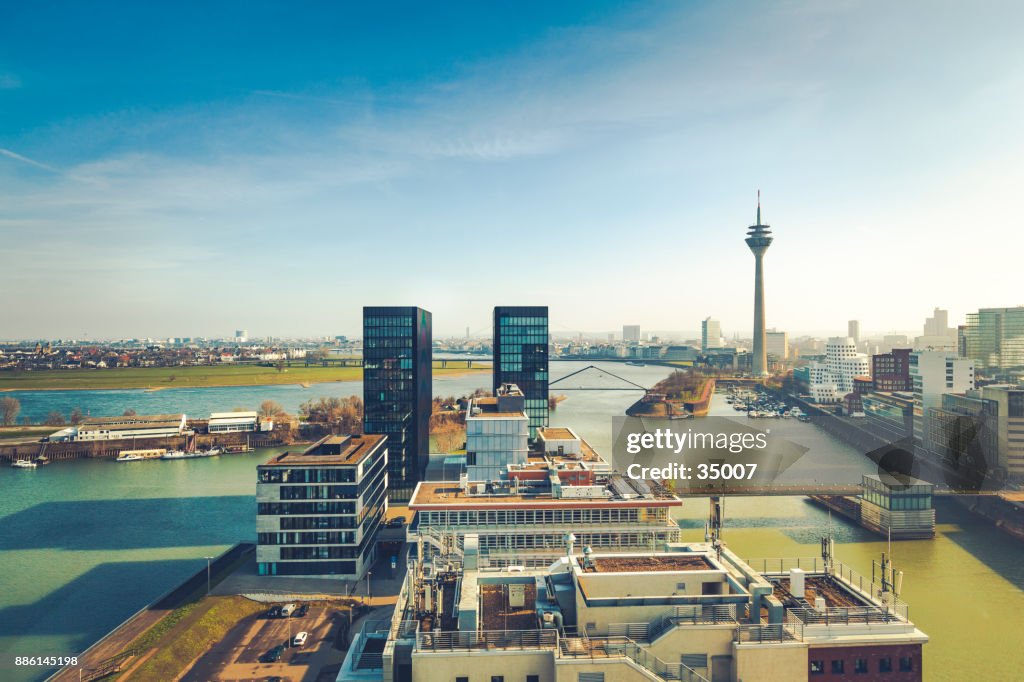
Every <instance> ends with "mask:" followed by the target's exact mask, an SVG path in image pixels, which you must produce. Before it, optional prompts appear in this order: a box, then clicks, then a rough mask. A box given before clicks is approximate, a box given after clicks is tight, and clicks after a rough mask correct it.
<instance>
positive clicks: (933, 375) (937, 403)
mask: <svg viewBox="0 0 1024 682" xmlns="http://www.w3.org/2000/svg"><path fill="white" fill-rule="evenodd" d="M910 380H911V382H912V384H913V392H914V439H915V440H916V441H917V442H918V443H926V442H927V440H926V438H927V435H928V434H927V432H926V431H927V427H928V424H927V420H926V419H925V415H927V414H928V410H930V409H931V408H934V407H941V406H942V394H943V393H964V392H965V391H969V390H971V389H973V388H974V361H973V360H971V359H970V358H961V357H958V356H957V354H956V353H953V352H950V351H940V350H924V351H916V352H914V353H911V354H910Z"/></svg>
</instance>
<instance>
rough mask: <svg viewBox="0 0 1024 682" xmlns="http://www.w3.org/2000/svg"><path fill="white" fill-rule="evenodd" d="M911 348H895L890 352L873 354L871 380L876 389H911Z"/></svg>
mask: <svg viewBox="0 0 1024 682" xmlns="http://www.w3.org/2000/svg"><path fill="white" fill-rule="evenodd" d="M910 353H911V350H910V349H909V348H893V349H892V350H891V351H889V352H888V353H880V354H878V355H872V356H871V380H872V382H873V384H874V389H875V390H876V391H909V390H911V389H912V388H913V386H912V385H911V383H910Z"/></svg>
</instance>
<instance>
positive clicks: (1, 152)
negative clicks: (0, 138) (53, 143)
mask: <svg viewBox="0 0 1024 682" xmlns="http://www.w3.org/2000/svg"><path fill="white" fill-rule="evenodd" d="M0 156H6V157H7V158H9V159H14V160H15V161H20V162H22V163H27V164H28V165H30V166H35V167H36V168H41V169H42V170H45V171H49V172H51V173H58V174H59V173H60V172H61V171H59V170H58V169H56V168H54V167H53V166H48V165H46V164H45V163H42V162H40V161H35V160H33V159H30V158H28V157H27V156H22V155H21V154H17V153H15V152H12V151H11V150H10V149H4V148H3V147H0Z"/></svg>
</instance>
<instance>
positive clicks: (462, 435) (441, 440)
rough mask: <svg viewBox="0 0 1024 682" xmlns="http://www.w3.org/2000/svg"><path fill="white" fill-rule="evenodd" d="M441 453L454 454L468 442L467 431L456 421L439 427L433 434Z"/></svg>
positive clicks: (447, 422)
mask: <svg viewBox="0 0 1024 682" xmlns="http://www.w3.org/2000/svg"><path fill="white" fill-rule="evenodd" d="M431 435H432V436H434V440H435V441H436V442H437V449H438V450H440V451H441V452H454V451H456V450H459V449H461V448H462V444H463V443H465V442H466V430H465V429H464V428H463V427H462V425H460V424H458V423H457V422H454V421H446V422H443V423H441V424H439V425H438V427H437V428H436V429H435V430H434V431H433V433H432V434H431Z"/></svg>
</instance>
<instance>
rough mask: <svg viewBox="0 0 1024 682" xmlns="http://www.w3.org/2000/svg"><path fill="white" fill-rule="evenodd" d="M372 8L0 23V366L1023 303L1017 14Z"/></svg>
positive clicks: (1022, 79)
mask: <svg viewBox="0 0 1024 682" xmlns="http://www.w3.org/2000/svg"><path fill="white" fill-rule="evenodd" d="M366 4H367V5H374V6H362V4H358V3H328V2H307V3H284V2H281V3H271V2H222V3H186V2H174V3H127V2H125V3H104V2H96V3H86V4H83V3H70V2H69V3H59V2H51V3H20V4H17V5H16V4H14V3H8V4H5V5H3V6H2V7H0V338H78V339H82V338H90V339H103V338H120V337H154V338H159V337H166V336H211V337H213V336H222V335H229V334H231V333H232V331H233V330H234V329H243V328H244V329H248V330H249V332H250V335H251V336H281V337H300V336H313V335H335V334H346V335H350V336H358V335H359V334H360V331H361V330H360V325H361V309H362V306H363V305H419V306H422V307H424V308H427V309H428V310H431V311H432V312H433V320H434V335H435V337H442V336H446V335H462V334H464V333H465V330H466V328H467V327H468V328H469V329H470V330H471V332H472V333H473V334H474V335H486V334H488V333H489V325H490V319H491V310H492V308H493V306H495V305H538V304H546V305H549V306H550V308H551V329H552V332H553V333H555V334H556V335H557V334H558V333H560V332H568V331H575V330H586V331H593V332H602V331H613V330H620V329H621V326H622V325H623V324H630V323H635V324H640V325H641V326H642V327H643V328H645V329H662V330H666V329H668V330H690V331H694V332H696V330H698V329H699V326H700V320H701V319H703V318H704V317H707V316H713V317H715V318H716V319H719V320H721V322H722V327H723V331H724V332H725V333H726V334H727V335H729V336H731V335H732V334H734V333H739V334H740V335H744V334H746V335H749V334H750V330H751V327H752V315H753V292H752V289H753V257H752V256H751V254H750V253H749V251H748V250H747V247H746V245H745V244H744V243H743V238H744V237H745V231H746V227H747V226H748V225H750V224H752V223H753V222H754V217H755V209H756V193H757V190H758V189H760V190H761V197H762V207H763V217H764V222H766V223H769V224H770V225H771V226H772V229H773V231H774V236H775V243H774V244H773V245H772V247H771V248H770V250H769V251H768V254H767V256H766V262H765V269H766V298H767V323H768V326H769V327H776V328H778V329H783V330H787V331H789V332H790V334H791V335H795V334H799V333H816V334H819V333H820V334H829V333H844V334H845V329H846V321H847V320H848V319H854V318H855V319H860V320H861V328H862V330H863V333H878V334H881V333H885V332H891V331H896V330H899V331H910V332H915V331H916V332H917V333H920V331H918V330H919V329H920V327H921V325H922V324H923V321H924V318H925V317H926V316H928V315H929V314H930V313H931V310H932V308H933V307H935V306H941V307H944V308H948V309H949V310H950V317H951V321H952V322H954V323H955V322H958V321H962V319H963V316H964V315H965V314H966V313H967V312H969V311H971V310H976V309H977V308H979V307H991V306H1012V305H1020V304H1024V271H1022V269H1021V265H1020V263H1021V253H1022V247H1024V236H1022V235H1024V229H1022V228H1024V225H1022V218H1021V216H1022V208H1021V206H1022V203H1024V202H1022V200H1021V199H1020V195H1021V191H1020V189H1019V188H1020V187H1021V186H1022V185H1024V167H1022V164H1021V163H1020V159H1021V158H1022V157H1024V116H1021V114H1020V112H1021V111H1022V109H1024V46H1022V44H1021V42H1020V40H1019V30H1020V29H1019V27H1020V26H1021V25H1022V23H1024V4H1021V3H1017V2H983V3H980V4H967V3H962V2H907V3H882V2H866V3H860V2H845V1H842V0H839V1H836V2H828V3H822V2H813V1H812V2H796V1H790V2H780V3H771V4H754V3H742V2H737V3H710V2H708V3H703V2H690V3H686V2H683V3H680V2H663V3H657V2H655V3H629V2H625V3H608V2H599V1H591V2H566V3H549V2H516V3H504V4H501V3H454V2H453V3H413V2H409V3H404V2H396V3H366ZM378 5H379V6H378Z"/></svg>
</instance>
